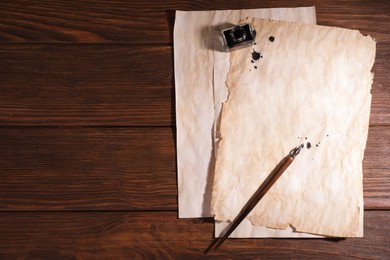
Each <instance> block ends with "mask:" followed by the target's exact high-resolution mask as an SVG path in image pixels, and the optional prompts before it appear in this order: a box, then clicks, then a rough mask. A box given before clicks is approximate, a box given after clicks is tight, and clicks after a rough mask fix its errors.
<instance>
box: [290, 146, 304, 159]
mask: <svg viewBox="0 0 390 260" xmlns="http://www.w3.org/2000/svg"><path fill="white" fill-rule="evenodd" d="M302 147H303V144H300V145H298V146H297V147H295V148H294V149H292V150H291V152H290V155H291V156H292V157H293V158H295V156H297V155H298V154H299V152H300V151H301V149H302Z"/></svg>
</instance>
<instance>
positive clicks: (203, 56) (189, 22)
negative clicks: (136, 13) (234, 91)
mask: <svg viewBox="0 0 390 260" xmlns="http://www.w3.org/2000/svg"><path fill="white" fill-rule="evenodd" d="M246 17H261V18H267V19H268V18H269V19H283V20H288V21H299V22H303V23H314V24H315V22H316V19H315V8H314V7H304V8H273V9H252V10H224V11H196V12H184V11H177V12H176V20H175V27H174V63H175V92H176V93H175V94H176V130H177V165H178V193H179V195H178V203H179V217H180V218H197V217H210V216H211V213H210V202H211V188H212V176H213V175H214V153H213V135H214V129H213V125H214V118H215V111H217V112H216V113H217V117H218V114H219V111H220V108H219V107H220V104H221V102H223V101H224V100H225V96H226V85H225V80H226V76H227V72H228V69H229V54H228V53H225V52H221V50H220V47H221V46H218V41H217V39H216V37H217V36H219V35H220V32H219V30H220V29H222V28H226V26H229V25H231V24H237V22H238V21H239V20H240V19H244V18H246ZM214 48H217V50H216V51H214ZM214 55H215V56H214ZM214 63H215V64H216V65H215V64H214ZM214 91H215V92H214ZM214 99H216V100H217V102H216V103H214ZM217 225H219V224H217Z"/></svg>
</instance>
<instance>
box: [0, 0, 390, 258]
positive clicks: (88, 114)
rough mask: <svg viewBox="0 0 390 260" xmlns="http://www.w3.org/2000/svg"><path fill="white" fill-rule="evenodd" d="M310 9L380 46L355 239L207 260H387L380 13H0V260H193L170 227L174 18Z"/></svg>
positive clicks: (290, 242) (13, 2)
mask: <svg viewBox="0 0 390 260" xmlns="http://www.w3.org/2000/svg"><path fill="white" fill-rule="evenodd" d="M311 5H315V6H316V10H317V18H318V24H321V25H328V26H340V27H346V28H351V29H359V30H360V31H361V32H362V33H363V34H370V35H371V36H373V37H375V38H376V40H377V41H378V44H377V56H376V61H375V66H374V69H373V71H374V72H375V80H374V84H373V88H372V110H371V119H370V129H369V137H368V143H367V148H366V152H365V159H364V162H363V172H364V197H365V223H364V227H365V237H364V238H362V239H359V238H357V239H341V240H338V239H236V240H228V241H227V242H226V244H224V246H223V248H221V250H220V251H218V252H216V253H212V254H210V255H208V256H209V257H215V256H216V257H219V258H226V257H227V258H229V259H230V258H238V257H242V258H250V257H259V258H272V257H275V258H305V257H307V258H318V257H325V258H334V257H341V258H344V257H347V258H348V257H352V258H378V259H379V258H381V259H386V258H387V259H389V258H390V239H389V236H390V224H389V223H390V83H389V82H390V76H389V75H390V74H389V72H390V62H389V60H390V17H389V15H390V3H389V1H386V0H383V1H363V0H362V1H352V0H351V1H337V2H336V1H332V2H331V1H294V2H292V1H282V0H280V1H254V0H253V1H241V0H230V1H201V0H199V1H185V0H172V1H168V0H167V1H163V0H155V1H124V0H116V1H108V0H101V1H96V0H95V1H93V0H90V1H48V0H47V1H21V0H2V1H1V2H0V177H1V178H0V258H1V259H3V258H11V259H12V258H47V259H58V258H85V259H91V258H93V259H95V258H104V259H116V258H127V259H134V258H153V257H155V258H177V259H181V258H198V257H202V256H203V251H204V250H205V249H206V248H207V246H208V245H209V243H210V242H211V239H212V234H213V220H212V219H178V218H177V182H176V162H175V156H176V151H175V101H174V100H175V98H174V69H173V45H172V32H173V23H174V10H177V9H180V10H213V9H243V8H268V7H298V6H311Z"/></svg>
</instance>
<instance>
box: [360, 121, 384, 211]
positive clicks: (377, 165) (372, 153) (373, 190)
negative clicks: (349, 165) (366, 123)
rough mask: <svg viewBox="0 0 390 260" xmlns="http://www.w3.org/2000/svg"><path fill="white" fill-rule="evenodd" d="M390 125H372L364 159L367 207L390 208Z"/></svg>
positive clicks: (364, 184)
mask: <svg viewBox="0 0 390 260" xmlns="http://www.w3.org/2000/svg"><path fill="white" fill-rule="evenodd" d="M389 173H390V127H371V128H370V129H369V131H368V140H367V147H366V150H365V154H364V160H363V190H364V204H365V208H370V209H375V208H376V209H390V174H389Z"/></svg>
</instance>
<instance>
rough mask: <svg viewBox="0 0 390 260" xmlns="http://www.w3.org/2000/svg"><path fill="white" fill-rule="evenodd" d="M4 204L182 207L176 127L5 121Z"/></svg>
mask: <svg viewBox="0 0 390 260" xmlns="http://www.w3.org/2000/svg"><path fill="white" fill-rule="evenodd" d="M0 147H1V149H0V172H1V182H0V198H1V199H0V210H93V209H103V210H107V209H113V210H124V209H131V210H138V209H144V210H148V209H149V210H157V209H165V210H173V209H177V199H176V196H177V187H176V162H175V146H174V141H173V133H172V129H170V128H163V129H160V128H130V129H129V128H70V129H69V128H45V127H38V128H24V127H23V128H4V127H3V128H0Z"/></svg>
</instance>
